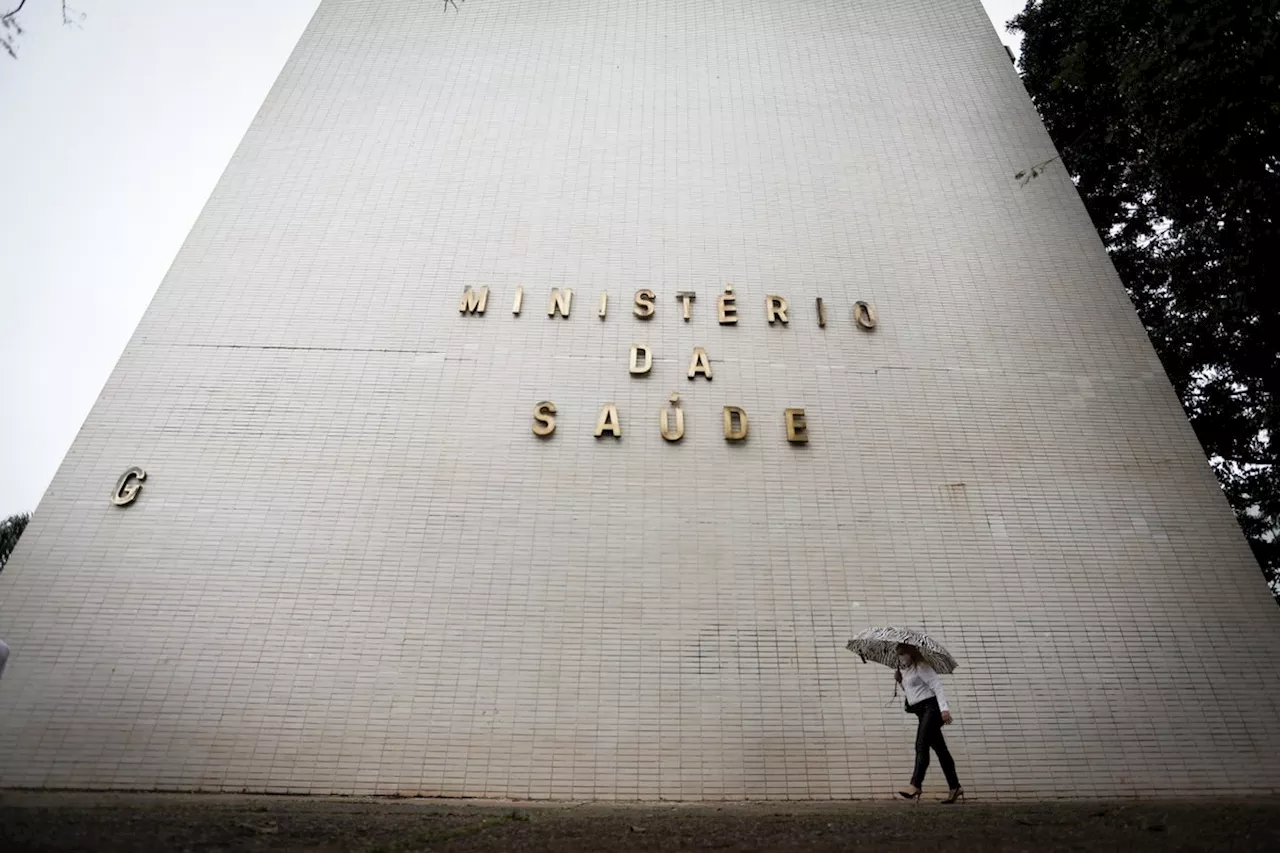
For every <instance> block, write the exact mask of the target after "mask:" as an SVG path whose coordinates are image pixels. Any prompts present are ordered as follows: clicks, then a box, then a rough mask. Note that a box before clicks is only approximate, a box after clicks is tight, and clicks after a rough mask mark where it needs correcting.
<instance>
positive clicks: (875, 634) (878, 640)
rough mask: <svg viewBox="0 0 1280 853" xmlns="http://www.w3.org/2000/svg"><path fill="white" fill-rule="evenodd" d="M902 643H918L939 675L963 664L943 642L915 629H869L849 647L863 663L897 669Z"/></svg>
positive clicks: (859, 635) (926, 659) (918, 646)
mask: <svg viewBox="0 0 1280 853" xmlns="http://www.w3.org/2000/svg"><path fill="white" fill-rule="evenodd" d="M899 643H906V644H907V645H908V646H915V647H916V648H917V649H918V650H919V651H920V656H921V657H922V658H924V662H925V663H927V664H929V666H931V667H933V671H934V672H936V673H938V674H939V675H948V674H950V673H952V672H954V671H955V670H956V667H958V666H959V665H960V664H958V663H956V659H955V658H953V657H952V656H951V653H950V652H948V651H947V650H946V649H944V648H943V647H942V644H941V643H939V642H938V641H937V640H935V639H934V638H933V637H930V636H929V635H928V634H926V633H925V632H924V631H917V630H915V629H914V628H868V629H867V630H865V631H863V632H862V633H860V634H858V636H856V637H854V638H853V639H852V640H850V641H849V645H848V646H847V648H848V649H849V651H851V652H853V653H854V654H855V655H857V656H858V657H860V658H862V662H863V663H866V662H867V661H874V662H875V663H882V664H884V665H885V666H887V667H889V668H891V669H897V668H898V644H899Z"/></svg>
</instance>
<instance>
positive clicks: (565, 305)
mask: <svg viewBox="0 0 1280 853" xmlns="http://www.w3.org/2000/svg"><path fill="white" fill-rule="evenodd" d="M572 304H573V291H572V290H570V289H569V288H567V287H564V288H560V287H553V288H551V298H550V299H549V300H547V316H548V317H555V316H556V315H557V314H559V315H560V316H561V317H564V318H565V319H566V320H567V319H569V308H570V306H571V305H572Z"/></svg>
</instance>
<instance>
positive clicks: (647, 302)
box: [631, 287, 654, 320]
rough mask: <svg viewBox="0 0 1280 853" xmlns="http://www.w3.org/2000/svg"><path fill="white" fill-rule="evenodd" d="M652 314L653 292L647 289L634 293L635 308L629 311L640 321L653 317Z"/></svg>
mask: <svg viewBox="0 0 1280 853" xmlns="http://www.w3.org/2000/svg"><path fill="white" fill-rule="evenodd" d="M653 312H654V296H653V291H652V290H650V289H649V288H647V287H646V288H645V289H644V290H637V291H636V307H635V308H633V309H631V313H632V314H635V315H636V316H637V317H639V318H640V319H641V320H648V319H651V318H652V317H653Z"/></svg>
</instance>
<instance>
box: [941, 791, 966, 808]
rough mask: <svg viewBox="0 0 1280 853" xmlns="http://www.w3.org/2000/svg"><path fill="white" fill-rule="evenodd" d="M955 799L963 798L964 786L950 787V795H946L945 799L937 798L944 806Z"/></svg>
mask: <svg viewBox="0 0 1280 853" xmlns="http://www.w3.org/2000/svg"><path fill="white" fill-rule="evenodd" d="M957 800H964V788H952V789H951V796H949V797H947V798H946V799H945V800H939V802H940V803H941V804H942V805H944V806H949V805H951V804H952V803H955V802H956V801H957Z"/></svg>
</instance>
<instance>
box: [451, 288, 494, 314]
mask: <svg viewBox="0 0 1280 853" xmlns="http://www.w3.org/2000/svg"><path fill="white" fill-rule="evenodd" d="M488 307H489V288H487V287H482V288H480V289H479V290H472V289H471V285H467V287H466V288H465V289H464V290H463V291H462V302H461V304H459V305H458V311H459V312H460V313H462V314H483V313H484V311H485V309H486V308H488Z"/></svg>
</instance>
